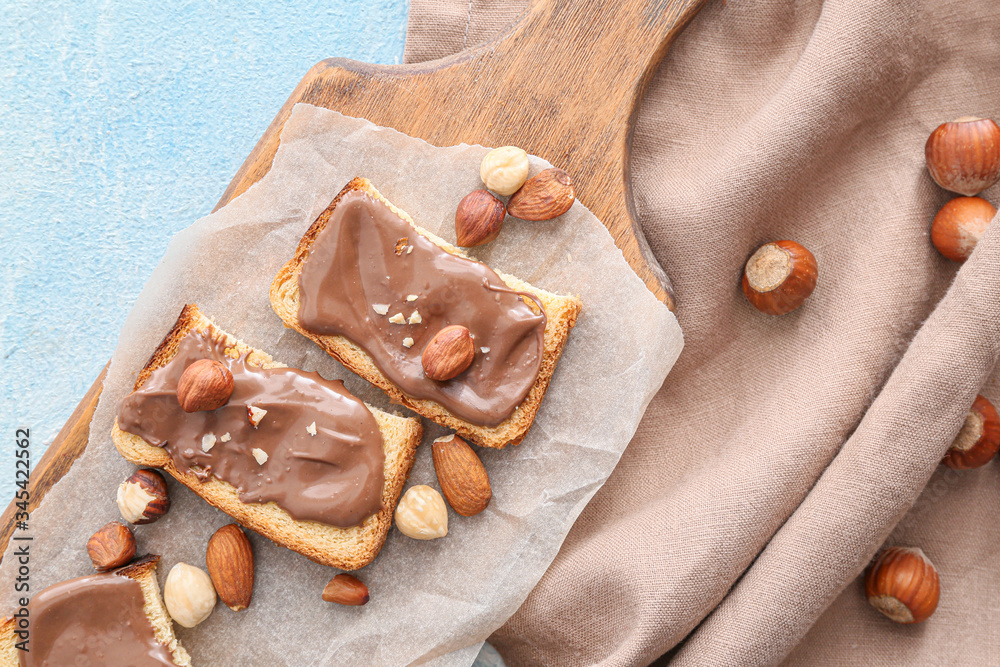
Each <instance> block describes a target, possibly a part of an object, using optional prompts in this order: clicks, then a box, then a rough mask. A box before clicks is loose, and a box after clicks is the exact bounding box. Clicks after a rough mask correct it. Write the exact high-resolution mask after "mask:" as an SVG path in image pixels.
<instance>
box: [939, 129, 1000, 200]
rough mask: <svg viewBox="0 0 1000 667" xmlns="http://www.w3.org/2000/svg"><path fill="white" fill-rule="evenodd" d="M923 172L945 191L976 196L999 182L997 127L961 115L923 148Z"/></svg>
mask: <svg viewBox="0 0 1000 667" xmlns="http://www.w3.org/2000/svg"><path fill="white" fill-rule="evenodd" d="M924 156H925V157H926V159H927V171H929V172H930V174H931V178H933V179H934V181H935V182H936V183H937V184H938V185H940V186H941V187H942V188H944V189H945V190H951V191H952V192H957V193H959V194H962V195H975V194H979V193H980V192H982V191H983V190H985V189H986V188H988V187H990V186H991V185H993V184H994V183H996V182H997V180H1000V126H998V125H997V124H996V123H994V122H993V121H992V120H990V119H989V118H974V117H971V116H965V117H962V118H959V119H958V120H956V121H954V122H951V123H944V124H943V125H940V126H938V128H937V129H936V130H934V131H933V132H932V133H931V136H930V137H928V138H927V144H926V145H925V146H924Z"/></svg>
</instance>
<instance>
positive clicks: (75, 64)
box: [0, 0, 407, 505]
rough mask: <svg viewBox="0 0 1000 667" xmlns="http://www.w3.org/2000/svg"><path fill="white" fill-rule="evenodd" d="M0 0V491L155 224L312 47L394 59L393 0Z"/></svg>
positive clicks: (203, 180) (215, 179)
mask: <svg viewBox="0 0 1000 667" xmlns="http://www.w3.org/2000/svg"><path fill="white" fill-rule="evenodd" d="M0 6H2V7H3V11H2V12H0V45H2V52H0V113H2V122H0V163H2V168H3V176H2V177H0V178H2V180H0V248H2V249H3V253H4V262H3V279H2V285H3V287H2V289H3V297H2V304H3V307H2V311H0V318H2V328H0V344H2V349H0V352H2V365H0V369H2V370H0V406H2V407H0V427H2V432H0V433H2V435H0V437H2V440H0V443H2V444H0V504H2V505H6V504H7V502H8V501H9V500H10V498H11V496H12V494H13V490H14V486H13V483H14V471H13V465H14V463H13V462H14V457H13V448H14V429H15V428H17V427H22V426H27V427H30V428H31V433H32V445H33V446H32V459H33V460H34V461H37V460H38V459H39V458H40V457H41V456H42V453H43V452H44V450H45V447H46V446H47V445H48V443H50V442H51V441H52V439H53V438H54V437H55V435H56V433H58V431H59V429H60V428H61V427H62V425H63V423H64V422H65V421H66V419H67V418H68V417H69V415H70V414H71V413H72V411H73V408H74V407H75V406H76V404H77V402H78V401H79V400H80V398H81V397H82V396H83V394H84V393H85V392H86V390H87V388H88V387H89V386H90V385H91V383H92V382H93V380H94V379H95V378H96V377H97V375H98V373H100V371H101V368H102V367H103V366H104V364H105V362H106V361H107V360H108V358H109V357H110V356H111V353H112V351H113V350H114V347H115V344H116V342H117V338H118V329H119V328H120V327H121V325H122V323H123V322H124V320H125V316H126V314H127V313H128V311H129V309H130V308H131V307H132V303H133V301H134V300H135V298H136V296H137V295H138V294H139V291H140V289H141V288H142V286H143V284H144V283H145V281H146V279H147V277H148V276H149V275H150V273H151V272H152V270H153V267H154V266H155V265H156V263H157V262H158V261H159V259H160V257H161V255H162V254H163V252H164V250H165V249H166V246H167V242H168V241H169V240H170V237H171V236H172V235H173V234H174V233H175V232H177V231H179V230H180V229H182V228H184V227H186V226H187V225H189V224H190V223H191V222H192V221H194V220H195V219H197V218H199V217H201V216H202V215H205V214H207V213H208V212H210V211H211V209H212V208H213V207H214V206H215V203H216V202H217V201H218V199H219V197H220V196H221V195H222V192H223V190H225V188H226V185H227V184H228V183H229V180H230V179H231V178H232V176H233V175H234V174H235V173H236V170H237V169H238V168H239V166H240V164H241V163H242V162H243V160H244V158H245V157H246V156H247V155H248V154H249V153H250V150H251V149H252V148H253V146H254V144H255V143H256V141H257V139H258V138H259V137H260V135H261V134H262V133H263V131H264V129H265V128H266V127H267V125H268V124H269V123H270V122H271V119H272V118H273V117H274V115H275V113H276V112H277V111H278V109H279V107H280V106H281V104H282V103H283V102H284V101H285V99H286V98H287V97H288V94H289V93H290V92H291V91H292V89H293V88H294V87H295V84H296V83H297V82H298V81H299V79H300V78H301V77H302V75H303V74H305V72H306V71H307V70H308V69H309V67H311V66H312V65H313V64H314V63H316V62H317V61H319V60H322V59H323V58H328V57H334V56H342V57H347V58H354V59H356V60H363V61H367V62H375V63H398V62H400V60H401V58H402V54H403V39H404V37H405V32H406V16H407V0H346V1H341V2H338V1H337V0H334V1H333V2H330V1H329V0H327V1H325V2H318V1H316V0H305V1H300V2H296V3H292V4H288V5H285V4H284V3H275V2H265V3H248V2H231V3H227V2H220V1H212V0H205V1H202V2H167V3H159V2H157V3H146V2H97V1H96V0H79V1H77V2H72V3H69V2H64V3H59V2H37V1H36V0H4V2H3V3H2V5H0Z"/></svg>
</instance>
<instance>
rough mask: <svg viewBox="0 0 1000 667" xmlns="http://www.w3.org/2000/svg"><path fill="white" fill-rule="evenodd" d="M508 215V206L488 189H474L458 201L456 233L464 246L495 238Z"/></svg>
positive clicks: (459, 242) (469, 246)
mask: <svg viewBox="0 0 1000 667" xmlns="http://www.w3.org/2000/svg"><path fill="white" fill-rule="evenodd" d="M505 217H507V207H505V206H504V204H503V202H502V201H500V200H499V199H497V198H496V197H494V196H493V195H492V194H490V193H489V192H488V191H487V190H474V191H472V192H470V193H469V194H467V195H465V197H464V198H463V199H462V201H460V202H459V203H458V209H457V210H456V211H455V235H456V237H457V238H458V245H460V246H462V247H464V248H471V247H473V246H480V245H483V244H486V243H489V242H490V241H492V240H494V239H495V238H496V237H497V236H498V235H499V234H500V229H501V228H502V227H503V221H504V218H505Z"/></svg>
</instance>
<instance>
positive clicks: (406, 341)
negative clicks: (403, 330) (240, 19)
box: [403, 336, 413, 347]
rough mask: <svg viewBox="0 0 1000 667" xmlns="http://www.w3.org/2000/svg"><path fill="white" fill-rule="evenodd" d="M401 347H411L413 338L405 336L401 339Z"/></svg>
mask: <svg viewBox="0 0 1000 667" xmlns="http://www.w3.org/2000/svg"><path fill="white" fill-rule="evenodd" d="M403 347H413V339H412V338H410V337H409V336H407V337H406V338H404V339H403Z"/></svg>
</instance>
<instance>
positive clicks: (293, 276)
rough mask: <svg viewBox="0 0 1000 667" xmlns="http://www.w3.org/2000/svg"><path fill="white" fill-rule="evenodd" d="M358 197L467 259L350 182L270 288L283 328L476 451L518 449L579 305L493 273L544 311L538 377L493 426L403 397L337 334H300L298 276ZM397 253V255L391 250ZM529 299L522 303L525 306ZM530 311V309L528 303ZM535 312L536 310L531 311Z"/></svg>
mask: <svg viewBox="0 0 1000 667" xmlns="http://www.w3.org/2000/svg"><path fill="white" fill-rule="evenodd" d="M356 191H360V192H364V193H367V194H368V195H369V196H370V197H371V198H373V199H374V200H376V201H379V202H382V203H383V204H385V205H386V206H387V207H388V208H389V209H390V210H391V211H392V212H393V213H394V214H395V215H397V216H399V218H401V219H403V220H404V221H406V223H408V224H409V225H410V226H411V227H412V228H413V230H414V232H416V233H417V234H420V235H422V236H424V237H425V238H426V239H428V240H430V241H431V242H432V243H434V244H435V245H437V246H438V247H439V248H441V249H443V250H444V251H446V252H448V253H450V254H452V255H457V256H459V257H465V258H467V259H471V258H469V257H468V256H467V255H466V254H465V253H464V252H463V251H462V250H461V249H460V248H458V247H456V246H454V245H452V244H450V243H448V242H447V241H445V240H443V239H441V238H440V237H438V236H436V235H434V234H432V233H430V232H428V231H427V230H424V229H422V228H420V227H419V226H417V225H416V224H415V223H414V222H413V220H412V219H411V218H410V216H409V215H407V214H406V213H405V212H404V211H402V210H400V209H398V208H396V207H395V206H393V204H392V203H391V202H389V201H388V200H387V199H386V198H385V197H383V196H382V194H381V193H379V191H378V190H376V189H375V187H374V186H373V185H372V184H371V182H370V181H368V179H365V178H360V177H359V178H355V179H353V180H352V181H351V182H350V183H348V184H347V185H346V186H345V187H344V189H343V190H341V191H340V193H339V194H338V195H337V197H336V198H335V199H334V200H333V202H332V203H331V204H330V205H329V206H328V207H327V208H326V210H324V211H323V212H322V213H321V214H320V215H319V217H317V218H316V221H315V222H313V224H312V225H311V226H310V227H309V229H308V231H306V233H305V235H303V237H302V239H301V240H300V241H299V244H298V247H297V249H296V251H295V255H294V257H292V259H291V260H290V261H289V262H288V263H287V264H285V266H284V267H282V269H281V270H280V271H279V272H278V274H277V275H276V276H275V278H274V281H273V282H272V283H271V307H272V308H273V309H274V312H275V313H277V315H278V316H279V317H280V318H281V320H282V321H283V322H284V324H285V326H286V327H288V328H291V329H294V330H296V331H298V332H299V333H300V334H302V335H303V336H306V337H308V338H310V339H311V340H312V341H313V342H315V343H316V344H317V345H319V346H320V347H321V348H323V350H325V351H326V352H327V353H328V354H330V355H331V356H332V357H334V358H335V359H337V360H338V361H340V362H341V363H342V364H343V365H344V366H346V367H347V368H348V369H349V370H351V371H353V372H354V373H357V374H358V375H360V376H361V377H363V378H364V379H366V380H368V381H369V382H371V383H372V384H374V385H375V386H377V387H379V388H380V389H382V390H383V391H384V392H385V393H386V394H388V395H389V397H390V398H391V399H392V401H393V402H395V403H400V404H402V405H405V406H406V407H408V408H410V409H411V410H413V411H414V412H416V413H417V414H419V415H421V416H422V417H426V418H427V419H430V420H432V421H434V422H437V423H438V424H441V425H442V426H445V427H447V428H450V429H453V430H454V431H456V432H457V433H458V434H460V435H461V436H462V437H464V438H466V439H467V440H469V441H471V442H473V443H475V444H477V445H479V446H481V447H494V448H499V447H506V446H507V445H509V444H514V445H516V444H519V443H520V442H521V441H522V440H523V439H524V437H525V435H527V433H528V430H529V429H530V428H531V425H532V423H533V422H534V420H535V415H536V414H537V413H538V409H539V407H540V406H541V403H542V399H543V398H544V396H545V392H546V390H547V389H548V386H549V382H550V381H551V379H552V374H553V372H554V371H555V368H556V364H557V363H558V361H559V357H560V356H561V355H562V352H563V349H564V348H565V346H566V341H567V338H568V336H569V331H570V329H571V328H572V327H573V325H574V324H575V323H576V318H577V316H578V315H579V314H580V310H581V308H582V303H581V301H580V299H579V297H576V296H561V295H557V294H553V293H551V292H547V291H545V290H542V289H539V288H537V287H534V286H532V285H529V284H528V283H526V282H524V281H522V280H520V279H518V278H515V277H513V276H508V275H504V274H502V273H497V275H498V276H499V277H500V279H501V280H502V281H503V282H504V283H505V284H506V285H507V286H508V287H509V288H510V289H511V290H514V291H516V292H522V293H528V294H531V295H534V296H535V297H537V299H538V302H539V303H540V304H541V306H542V307H543V308H544V311H545V316H546V324H545V329H544V333H543V336H542V341H543V342H542V347H543V349H542V355H541V362H540V366H539V370H538V374H537V376H536V377H535V381H534V384H532V385H531V387H530V389H529V390H528V393H527V395H526V396H525V398H524V399H523V400H521V402H520V403H519V404H518V405H517V407H516V408H515V409H514V411H513V413H512V414H510V415H509V416H508V417H506V418H505V419H504V420H503V421H501V422H500V423H499V424H497V425H495V426H483V425H479V424H474V423H471V422H469V421H467V420H465V419H462V418H460V417H458V416H456V415H455V414H453V413H452V412H450V411H449V410H447V409H446V408H445V407H444V406H442V405H441V404H440V403H438V402H436V401H434V400H430V399H421V398H416V397H413V396H410V395H407V394H406V393H405V392H404V391H403V390H402V389H401V388H400V387H399V386H397V385H396V384H394V383H393V382H392V381H391V380H389V379H388V378H387V377H386V376H385V375H384V374H383V373H382V371H381V370H380V369H379V368H378V366H377V365H376V364H375V362H374V361H373V359H372V357H371V356H370V355H369V354H368V353H367V352H365V350H364V349H362V347H360V346H359V345H357V344H355V343H354V342H352V341H350V340H349V339H347V338H346V337H344V336H340V335H322V334H317V333H313V332H311V331H308V330H306V329H305V328H304V327H303V326H302V324H301V323H300V321H299V305H300V301H301V299H300V291H299V276H300V274H301V273H302V269H303V266H304V263H305V261H306V259H307V258H308V257H309V254H310V251H311V249H312V247H313V244H314V242H315V241H316V239H317V237H318V236H319V234H320V232H321V231H322V230H323V229H324V228H325V227H326V225H327V223H328V221H329V220H330V217H331V215H332V214H333V212H334V210H335V209H336V208H337V205H338V204H339V203H340V201H341V200H342V199H343V198H344V197H345V195H347V194H348V193H351V192H356ZM397 254H399V252H398V250H397ZM528 301H529V300H528V299H525V303H527V302H528ZM530 305H532V306H535V304H530ZM535 307H537V306H535Z"/></svg>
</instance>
